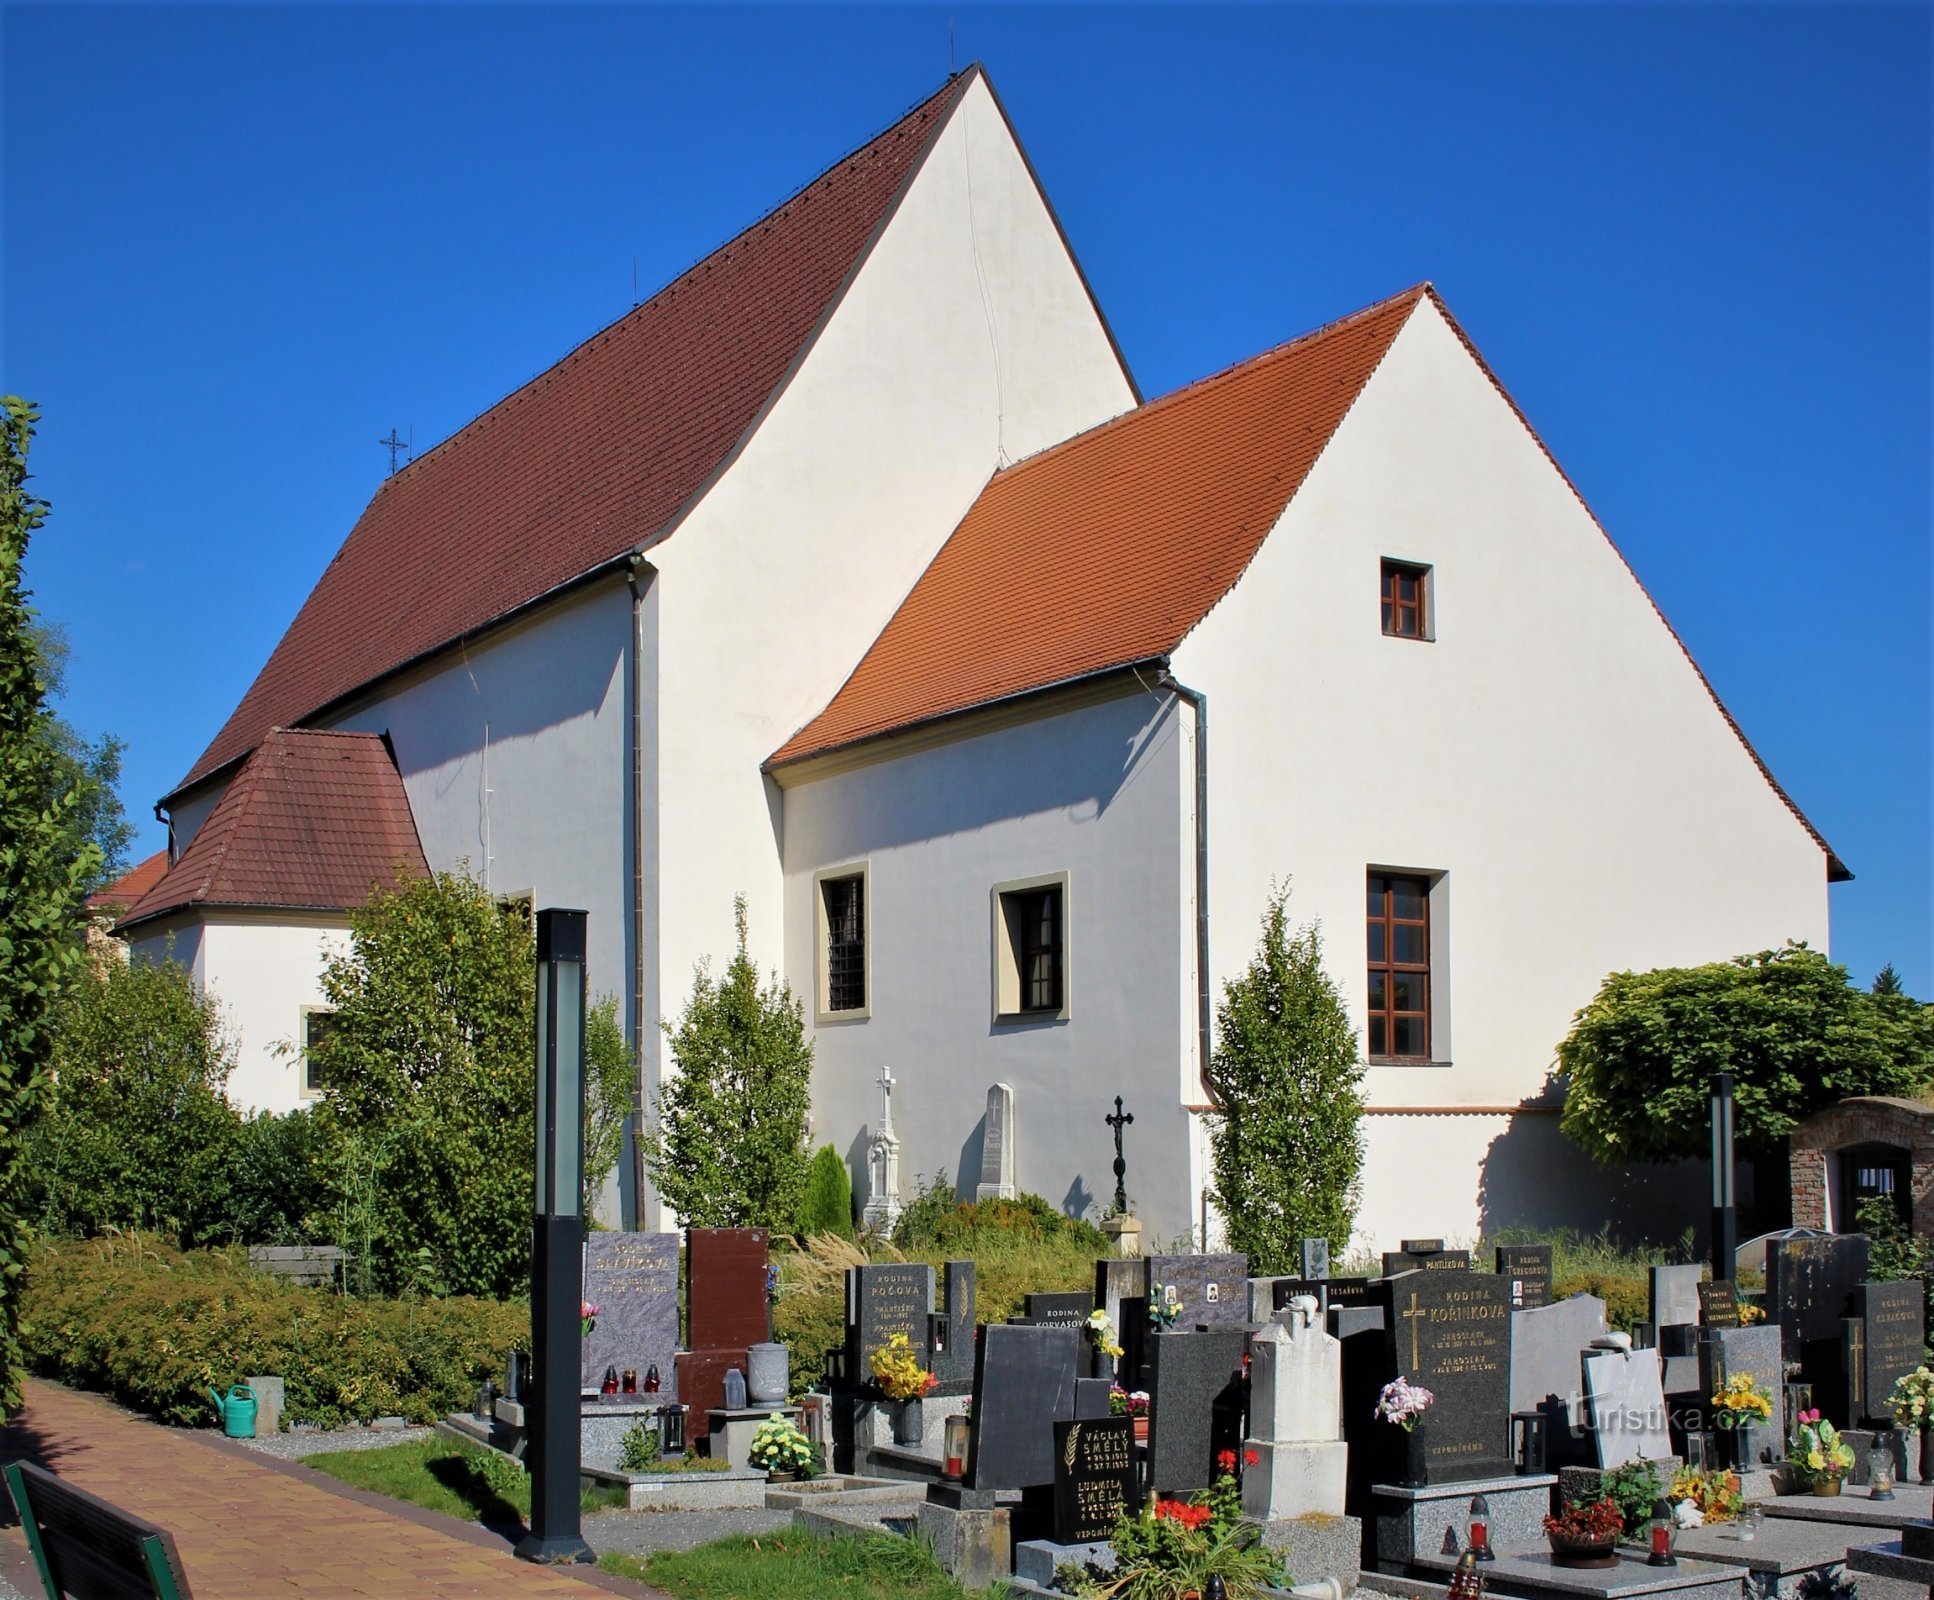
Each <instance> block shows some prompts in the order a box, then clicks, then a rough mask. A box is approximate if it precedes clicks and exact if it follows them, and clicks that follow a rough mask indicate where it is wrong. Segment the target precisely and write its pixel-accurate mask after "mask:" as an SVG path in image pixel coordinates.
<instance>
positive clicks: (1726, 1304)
mask: <svg viewBox="0 0 1934 1600" xmlns="http://www.w3.org/2000/svg"><path fill="white" fill-rule="evenodd" d="M1699 1320H1700V1322H1701V1323H1703V1324H1704V1325H1705V1326H1706V1328H1707V1329H1708V1330H1711V1329H1714V1328H1737V1327H1738V1326H1739V1325H1740V1322H1739V1285H1738V1284H1736V1283H1734V1282H1733V1280H1732V1279H1731V1278H1721V1279H1719V1280H1718V1281H1717V1282H1714V1281H1713V1280H1712V1279H1710V1278H1708V1279H1706V1280H1705V1281H1704V1282H1702V1283H1701V1284H1700V1285H1699Z"/></svg>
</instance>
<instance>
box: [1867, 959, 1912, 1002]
mask: <svg viewBox="0 0 1934 1600" xmlns="http://www.w3.org/2000/svg"><path fill="white" fill-rule="evenodd" d="M1872 992H1873V993H1874V994H1905V993H1907V989H1906V986H1905V985H1904V984H1902V983H1901V981H1900V974H1899V973H1898V972H1896V971H1895V970H1894V964H1893V962H1891V961H1890V962H1888V963H1887V965H1886V966H1884V967H1882V968H1881V969H1880V970H1879V971H1878V972H1876V973H1875V974H1874V983H1873V990H1872Z"/></svg>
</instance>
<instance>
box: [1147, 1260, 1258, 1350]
mask: <svg viewBox="0 0 1934 1600" xmlns="http://www.w3.org/2000/svg"><path fill="white" fill-rule="evenodd" d="M1144 1265H1145V1266H1146V1268H1147V1270H1148V1278H1147V1293H1148V1297H1149V1303H1150V1304H1151V1305H1152V1304H1154V1302H1155V1299H1156V1297H1157V1296H1158V1295H1160V1296H1162V1297H1163V1298H1170V1296H1169V1294H1168V1291H1170V1290H1171V1289H1172V1290H1173V1291H1174V1295H1173V1296H1172V1298H1173V1299H1174V1300H1176V1301H1177V1302H1178V1309H1177V1311H1176V1316H1175V1323H1174V1326H1175V1327H1176V1328H1178V1329H1181V1330H1184V1331H1186V1330H1188V1329H1192V1328H1195V1327H1198V1326H1202V1325H1205V1324H1206V1325H1207V1326H1210V1327H1239V1326H1241V1325H1242V1324H1243V1323H1245V1322H1247V1321H1248V1320H1249V1258H1248V1257H1247V1256H1240V1255H1207V1256H1149V1257H1147V1258H1146V1259H1145V1261H1144Z"/></svg>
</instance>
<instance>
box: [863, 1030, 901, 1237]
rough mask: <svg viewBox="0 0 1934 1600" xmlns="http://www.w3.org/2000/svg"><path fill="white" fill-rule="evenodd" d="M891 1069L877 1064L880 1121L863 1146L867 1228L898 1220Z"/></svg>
mask: <svg viewBox="0 0 1934 1600" xmlns="http://www.w3.org/2000/svg"><path fill="white" fill-rule="evenodd" d="M893 1083H894V1079H893V1069H892V1068H891V1067H881V1068H880V1125H879V1127H877V1128H876V1129H874V1130H873V1137H872V1139H871V1140H870V1141H868V1143H867V1147H866V1207H865V1209H864V1210H863V1211H862V1212H861V1217H862V1219H863V1220H864V1221H865V1223H866V1225H867V1226H868V1227H869V1228H879V1229H881V1230H885V1229H888V1228H891V1227H892V1226H893V1224H894V1223H896V1222H898V1221H899V1220H900V1136H899V1135H898V1134H896V1133H895V1132H894V1131H893Z"/></svg>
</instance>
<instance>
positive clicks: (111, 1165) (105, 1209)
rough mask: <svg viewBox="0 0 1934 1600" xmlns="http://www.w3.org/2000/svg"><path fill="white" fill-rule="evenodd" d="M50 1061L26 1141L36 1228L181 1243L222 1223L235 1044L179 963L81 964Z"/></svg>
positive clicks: (202, 1239)
mask: <svg viewBox="0 0 1934 1600" xmlns="http://www.w3.org/2000/svg"><path fill="white" fill-rule="evenodd" d="M53 1065H54V1086H53V1090H52V1093H51V1095H50V1099H49V1104H48V1108H47V1114H46V1116H45V1118H44V1119H43V1121H42V1122H41V1124H40V1126H39V1128H37V1129H36V1130H35V1135H34V1138H33V1141H32V1145H31V1149H32V1152H33V1159H32V1169H33V1174H32V1189H33V1192H34V1196H35V1202H36V1203H35V1214H36V1216H37V1218H38V1220H39V1222H40V1225H41V1226H42V1227H43V1228H44V1229H45V1230H46V1231H47V1232H49V1233H56V1234H83V1235H86V1234H98V1233H104V1232H106V1231H108V1230H109V1229H111V1228H119V1229H123V1230H125V1231H128V1232H143V1233H168V1234H172V1235H174V1236H175V1237H176V1238H177V1239H178V1240H179V1241H180V1242H181V1244H182V1245H183V1247H184V1248H189V1247H192V1246H194V1245H197V1244H204V1243H208V1242H210V1241H211V1240H215V1239H222V1238H227V1237H230V1236H231V1231H232V1230H231V1224H230V1219H229V1215H228V1213H229V1206H228V1203H227V1202H228V1199H229V1188H230V1183H231V1179H232V1175H233V1157H234V1154H235V1149H236V1146H237V1144H238V1142H239V1138H240V1134H241V1129H242V1120H241V1118H240V1116H239V1115H238V1114H237V1113H236V1111H235V1109H234V1108H233V1107H232V1106H230V1105H229V1103H228V1101H227V1100H226V1099H225V1098H224V1096H223V1086H224V1085H225V1084H226V1082H227V1080H228V1075H229V1072H230V1070H231V1069H232V1067H233V1066H234V1046H233V1044H232V1042H231V1041H230V1040H229V1039H228V1038H227V1037H226V1036H225V1035H224V1033H223V1030H222V1025H221V1016H220V1012H219V1010H218V1008H217V1006H216V1004H215V1002H214V1000H213V999H212V998H210V997H208V996H205V995H203V994H201V993H200V992H198V991H197V989H196V987H195V982H194V979H193V978H192V977H191V976H190V975H189V973H188V971H187V970H186V969H185V968H183V967H181V966H180V965H178V964H176V963H175V962H172V961H158V962H148V961H135V962H122V961H115V960H108V961H101V962H89V963H87V964H86V965H85V966H84V967H82V968H81V970H80V971H79V972H78V973H77V974H76V976H75V979H74V981H73V983H72V984H71V985H70V987H69V989H68V992H67V993H66V994H65V995H64V996H63V997H62V1000H61V1004H60V1007H59V1009H58V1012H57V1014H56V1026H55V1032H54V1058H53Z"/></svg>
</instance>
